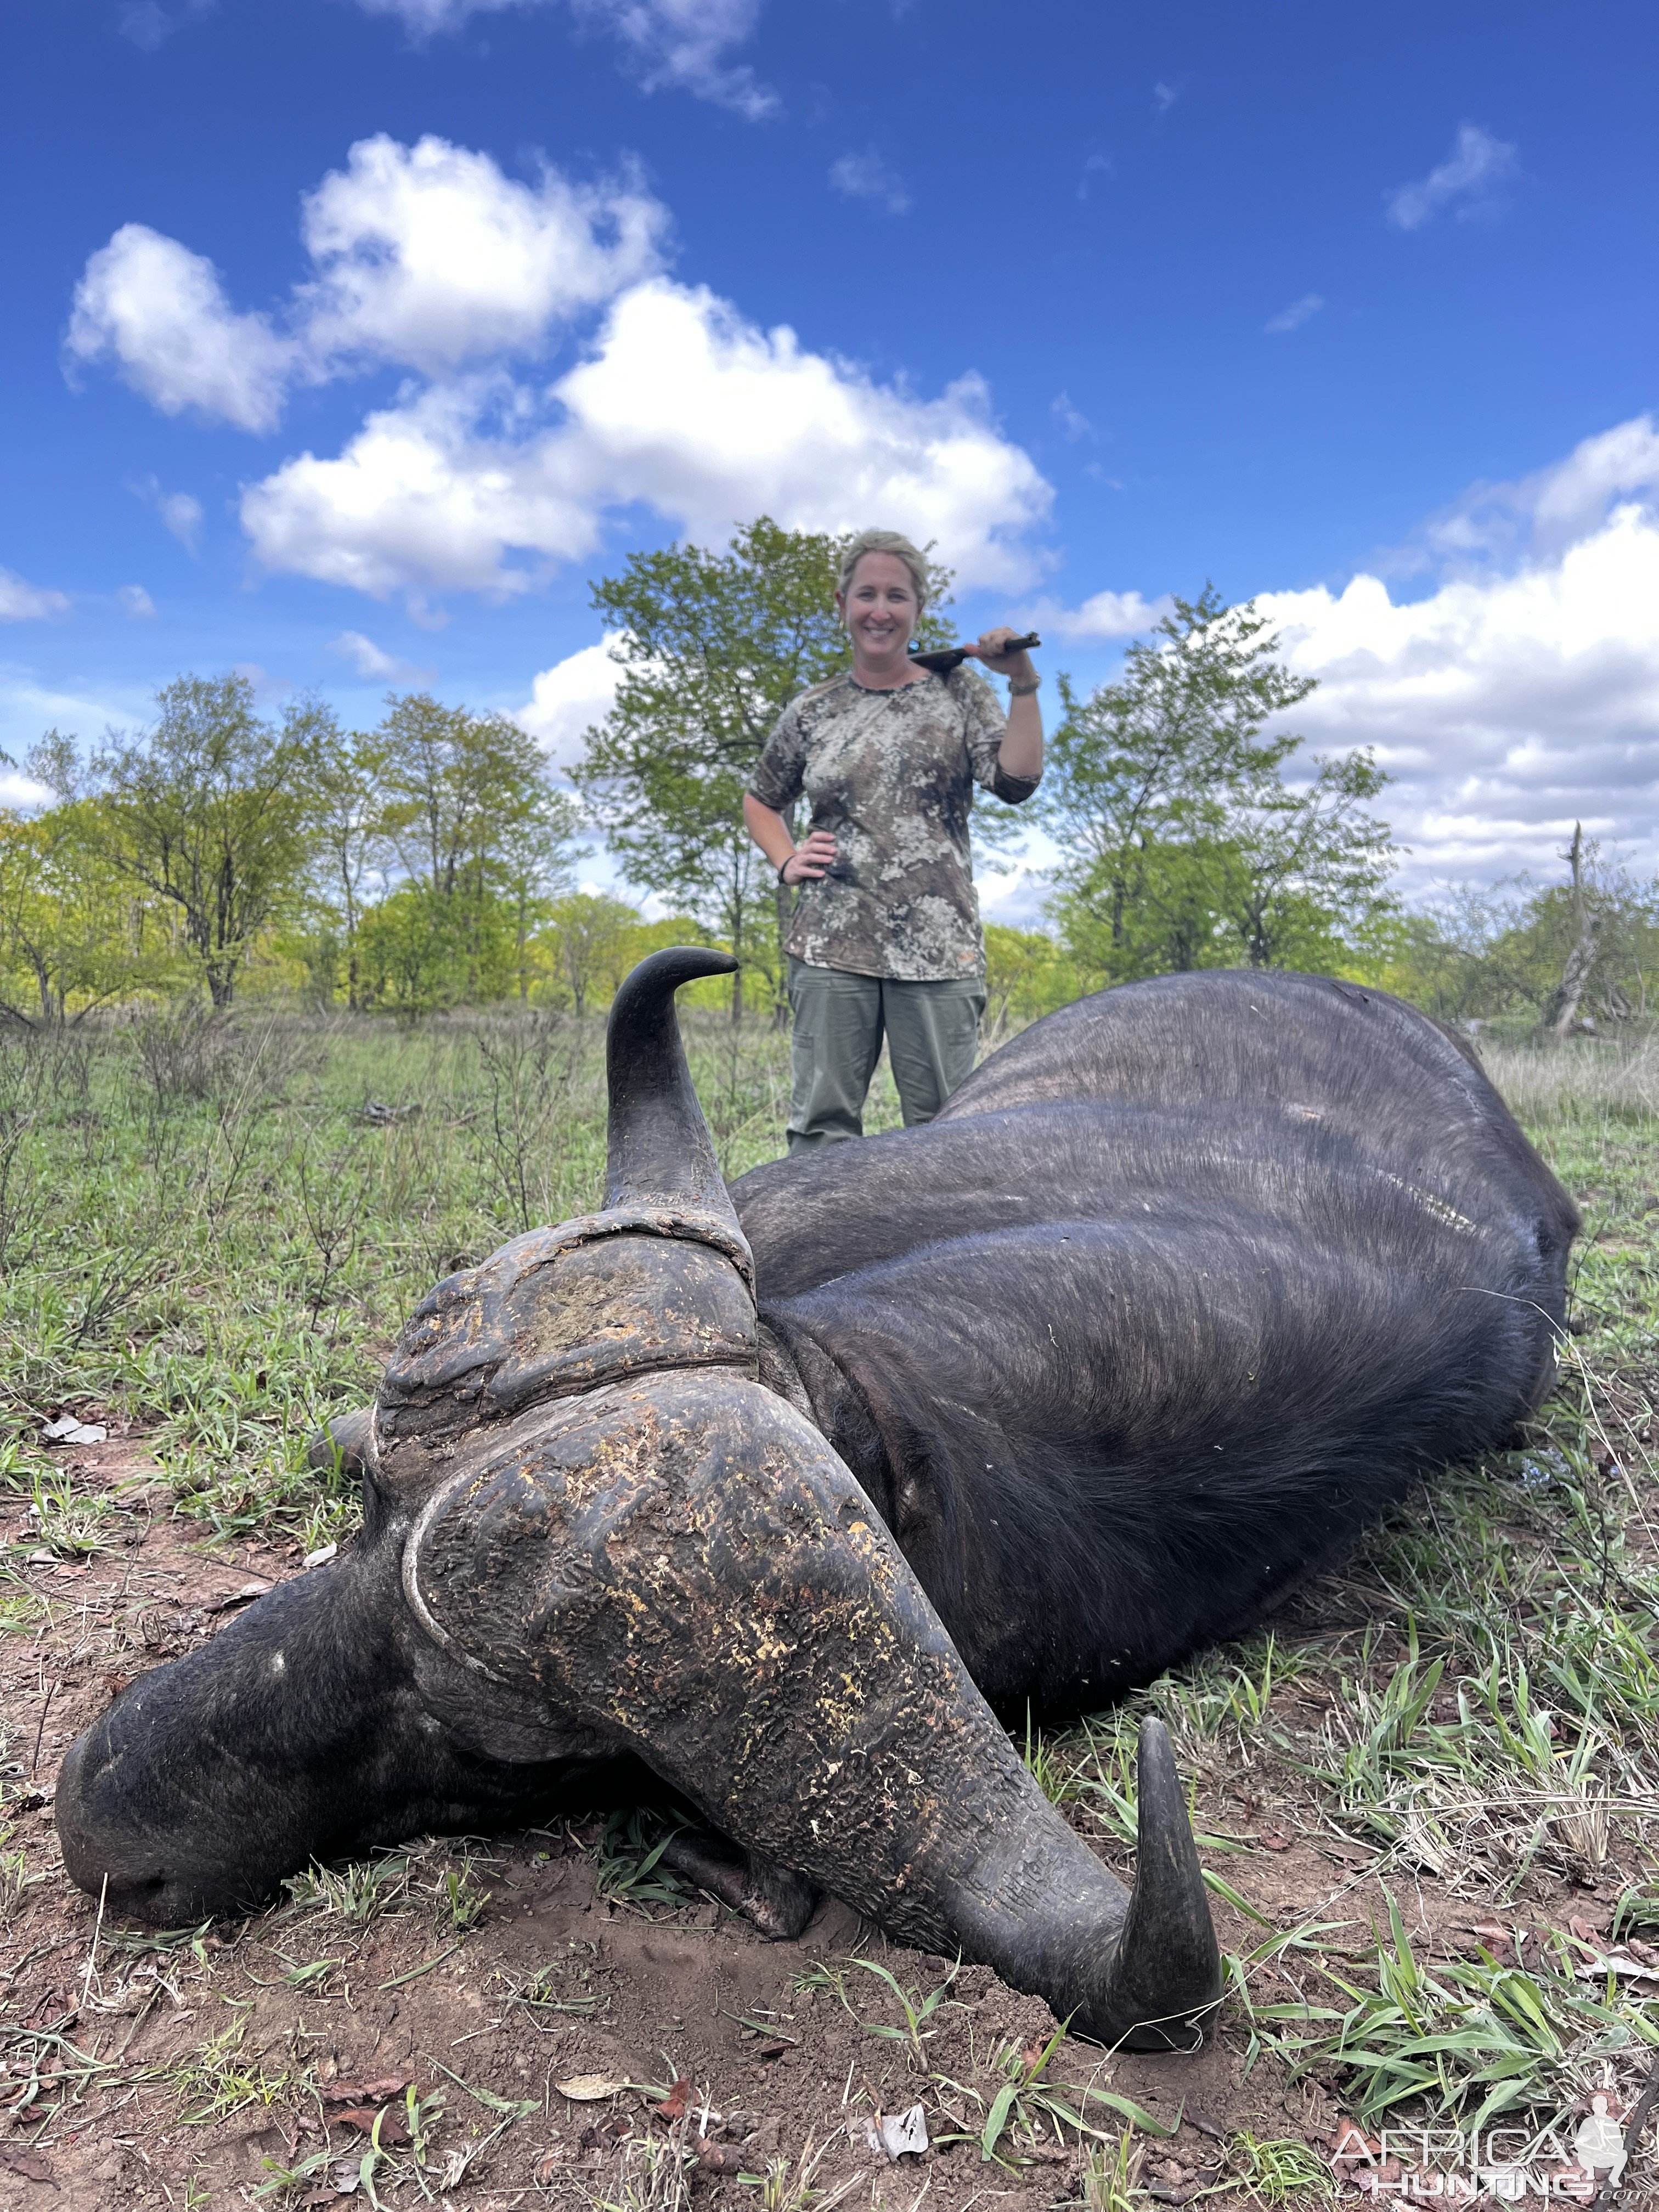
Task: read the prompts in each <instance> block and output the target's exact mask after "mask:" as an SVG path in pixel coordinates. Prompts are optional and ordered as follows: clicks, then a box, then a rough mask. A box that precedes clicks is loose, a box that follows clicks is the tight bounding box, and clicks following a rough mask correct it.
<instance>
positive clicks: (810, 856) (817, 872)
mask: <svg viewBox="0 0 1659 2212" xmlns="http://www.w3.org/2000/svg"><path fill="white" fill-rule="evenodd" d="M835 857H836V840H835V837H834V836H833V835H832V833H831V832H830V831H829V830H828V829H811V830H809V831H808V832H807V834H806V836H805V837H804V838H803V839H802V840H801V842H800V843H799V845H797V846H796V848H795V849H794V851H793V853H792V854H790V855H789V858H788V859H787V860H786V861H785V862H784V864H783V866H781V868H780V869H779V871H778V880H779V882H780V883H785V884H816V883H820V882H822V880H823V876H824V873H825V872H826V871H827V870H828V868H829V866H830V864H831V863H832V861H833V860H835Z"/></svg>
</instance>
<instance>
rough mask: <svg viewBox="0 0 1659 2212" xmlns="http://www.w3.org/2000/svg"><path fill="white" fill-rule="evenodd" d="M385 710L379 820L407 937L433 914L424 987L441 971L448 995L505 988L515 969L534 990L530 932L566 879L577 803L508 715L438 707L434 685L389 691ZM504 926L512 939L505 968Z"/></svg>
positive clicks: (480, 994)
mask: <svg viewBox="0 0 1659 2212" xmlns="http://www.w3.org/2000/svg"><path fill="white" fill-rule="evenodd" d="M386 708H387V711H386V719H385V720H384V721H383V722H382V723H381V725H380V729H379V730H378V731H377V732H376V733H375V744H376V747H377V754H376V760H377V773H378V776H379V780H380V793H381V806H380V816H379V824H380V829H381V831H382V833H383V834H384V836H385V837H386V841H387V842H388V844H389V845H390V847H391V848H392V852H393V853H394V854H395V855H396V857H397V860H398V864H399V866H400V868H401V870H402V872H403V875H404V878H405V884H404V887H403V890H400V892H399V893H398V894H397V896H398V899H399V905H398V923H397V929H396V931H395V933H394V934H395V935H396V937H397V939H398V942H399V944H407V943H408V942H409V933H410V929H411V928H413V927H415V926H416V925H415V922H414V919H413V917H414V916H415V915H416V914H417V913H419V912H424V913H425V915H426V916H427V928H428V932H429V934H430V937H431V939H432V944H431V947H430V956H431V957H423V958H422V962H421V963H420V964H421V973H422V981H421V983H420V986H419V988H420V992H421V993H422V994H431V993H433V992H435V991H440V986H439V984H438V983H437V981H436V980H435V979H436V977H437V975H438V974H439V971H440V969H442V970H443V972H444V973H445V975H446V976H447V981H446V983H445V984H444V985H443V986H442V987H441V994H447V997H448V998H449V999H450V1000H452V1001H453V1000H478V999H480V998H489V997H494V996H496V995H498V994H500V992H501V990H502V988H504V987H505V984H506V981H507V973H508V972H510V973H512V974H513V978H514V980H515V981H517V983H518V985H519V987H520V989H521V991H522V992H523V993H524V994H525V995H526V996H527V995H528V971H527V968H526V951H527V946H528V944H529V939H530V934H531V930H532V927H533V924H534V922H535V921H536V919H537V918H538V914H539V912H540V910H541V905H542V903H543V902H544V901H545V900H546V899H548V898H549V897H550V896H552V894H553V893H554V892H555V891H556V890H557V889H558V888H559V887H560V886H561V884H562V883H563V882H564V881H565V880H566V879H567V878H568V863H569V859H570V855H571V853H572V851H573V849H574V837H575V831H576V828H577V816H576V811H575V809H574V805H573V804H572V802H571V801H570V799H568V797H567V796H566V795H565V794H564V793H561V792H559V791H557V790H556V788H555V787H554V786H553V784H552V781H551V779H550V771H549V769H548V765H547V762H546V759H545V757H544V755H543V753H542V751H541V749H540V748H539V746H538V744H536V742H535V740H534V738H532V737H530V736H529V735H528V733H527V732H525V731H524V730H522V729H520V726H519V725H518V724H517V723H516V722H513V721H511V720H508V718H507V716H506V715H505V714H471V713H470V712H469V711H468V710H467V709H466V708H464V707H445V706H441V705H440V703H439V702H438V701H437V700H435V698H434V697H433V696H431V694H430V693H429V692H410V693H407V694H405V695H404V696H402V697H398V696H391V697H389V698H388V700H387V702H386ZM405 894H407V895H405ZM388 927H389V925H388ZM503 927H506V928H507V929H508V930H509V931H510V932H511V942H512V945H513V952H512V956H511V957H510V959H509V960H508V961H507V963H506V969H505V971H504V970H503V963H502V960H501V951H502V944H503V937H502V932H503ZM381 935H382V938H383V939H384V937H385V935H386V932H385V930H382V932H381ZM400 958H401V961H402V965H401V969H400V972H404V973H405V974H407V973H408V972H409V968H408V959H407V957H403V956H400ZM383 964H384V963H383ZM386 972H390V971H389V970H388V971H386ZM411 987H412V986H411ZM434 1002H436V1001H434Z"/></svg>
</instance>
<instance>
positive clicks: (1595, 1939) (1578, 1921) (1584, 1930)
mask: <svg viewBox="0 0 1659 2212" xmlns="http://www.w3.org/2000/svg"><path fill="white" fill-rule="evenodd" d="M1476 1932H1477V1934H1478V1933H1479V1930H1478V1929H1477V1931H1476ZM1567 1932H1568V1934H1569V1935H1570V1936H1577V1938H1578V1940H1579V1942H1581V1943H1599V1942H1601V1929H1599V1928H1592V1927H1591V1925H1590V1923H1589V1921H1588V1920H1585V1919H1583V1918H1582V1917H1580V1915H1579V1914H1577V1912H1574V1913H1571V1914H1569V1916H1568V1918H1567Z"/></svg>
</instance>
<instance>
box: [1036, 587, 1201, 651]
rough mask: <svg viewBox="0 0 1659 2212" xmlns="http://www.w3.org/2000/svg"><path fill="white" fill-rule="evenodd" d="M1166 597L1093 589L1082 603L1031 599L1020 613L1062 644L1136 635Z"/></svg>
mask: <svg viewBox="0 0 1659 2212" xmlns="http://www.w3.org/2000/svg"><path fill="white" fill-rule="evenodd" d="M1169 604H1170V603H1169V601H1168V600H1167V599H1154V600H1152V602H1151V603H1150V604H1149V603H1148V602H1147V601H1146V599H1142V597H1141V596H1140V593H1139V592H1095V593H1094V594H1093V595H1092V597H1091V598H1089V599H1085V600H1084V602H1083V604H1082V605H1081V606H1076V607H1066V606H1061V605H1060V604H1059V602H1058V601H1057V600H1054V599H1036V600H1033V601H1030V603H1029V604H1028V605H1026V606H1025V608H1024V611H1023V612H1022V614H1021V616H1020V620H1021V621H1022V622H1024V623H1029V624H1030V627H1031V628H1032V629H1036V630H1040V631H1041V632H1042V635H1043V636H1044V637H1045V638H1054V639H1056V640H1058V641H1060V643H1062V644H1066V645H1070V644H1078V643H1086V642H1088V641H1090V640H1091V639H1095V638H1112V637H1135V636H1138V635H1139V633H1140V632H1141V631H1142V630H1146V629H1151V628H1152V624H1153V623H1155V622H1157V621H1158V620H1159V619H1160V618H1161V617H1162V616H1163V614H1164V611H1165V609H1166V608H1167V607H1168V605H1169Z"/></svg>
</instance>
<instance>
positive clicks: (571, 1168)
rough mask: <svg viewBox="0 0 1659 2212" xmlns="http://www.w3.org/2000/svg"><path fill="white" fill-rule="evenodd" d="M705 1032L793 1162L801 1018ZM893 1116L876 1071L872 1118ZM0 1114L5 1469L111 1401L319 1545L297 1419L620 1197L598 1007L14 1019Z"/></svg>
mask: <svg viewBox="0 0 1659 2212" xmlns="http://www.w3.org/2000/svg"><path fill="white" fill-rule="evenodd" d="M687 1030H688V1034H689V1040H690V1056H691V1060H692V1063H693V1068H694V1072H695V1073H696V1079H697V1083H698V1087H699V1091H700V1093H701V1095H702V1100H703V1103H704V1107H705V1109H706V1111H707V1112H708V1118H709V1121H710V1124H711V1127H712V1128H713V1130H714V1138H715V1142H716V1145H717V1146H718V1148H719V1151H720V1158H721V1161H722V1164H724V1165H725V1166H726V1169H727V1170H728V1172H730V1173H732V1174H737V1173H740V1172H741V1171H742V1170H744V1169H746V1168H749V1167H751V1166H753V1165H755V1164H757V1162H759V1161H761V1160H763V1159H766V1158H772V1157H775V1155H776V1153H777V1152H780V1151H781V1148H782V1144H781V1139H782V1127H783V1121H784V1117H785V1111H786V1100H787V1074H788V1040H787V1036H781V1035H780V1034H779V1033H778V1032H776V1031H775V1030H771V1029H769V1028H768V1027H765V1026H764V1025H763V1024H748V1025H746V1026H744V1028H742V1029H740V1030H738V1032H737V1033H736V1034H735V1036H734V1035H733V1033H732V1029H731V1024H730V1023H729V1022H728V1021H726V1019H725V1018H723V1017H721V1016H720V1015H718V1014H714V1013H696V1012H693V1013H692V1014H691V1015H690V1018H689V1021H688V1023H687ZM896 1118H897V1115H896V1103H895V1101H894V1099H893V1097H892V1092H891V1085H890V1081H889V1079H888V1078H887V1075H886V1072H885V1069H883V1071H882V1073H881V1075H880V1077H879V1079H878V1086H877V1091H876V1093H875V1095H874V1097H873V1098H872V1114H871V1126H872V1127H882V1126H886V1125H887V1124H888V1123H890V1122H891V1121H896ZM0 1134H3V1136H4V1138H5V1143H4V1145H3V1146H0V1154H3V1160H0V1164H3V1168H4V1173H3V1176H0V1372H3V1374H4V1375H5V1376H6V1389H5V1390H4V1392H3V1393H0V1486H6V1487H11V1488H15V1487H18V1486H21V1487H22V1488H23V1489H24V1490H26V1491H27V1490H28V1489H29V1488H30V1486H31V1483H32V1481H33V1480H34V1479H35V1477H36V1476H37V1475H39V1476H40V1479H41V1480H46V1474H45V1471H44V1469H42V1468H41V1467H40V1462H38V1461H37V1460H36V1459H35V1457H34V1455H33V1451H32V1449H30V1447H31V1445H32V1443H33V1438H34V1437H35V1435H36V1433H37V1422H36V1419H35V1417H36V1416H37V1415H40V1414H44V1413H47V1412H50V1411H52V1410H55V1409H57V1408H58V1407H63V1406H64V1405H69V1406H70V1407H74V1408H75V1409H76V1410H77V1411H78V1410H81V1409H83V1408H94V1407H95V1408H99V1409H105V1410H108V1411H110V1412H112V1413H117V1414H118V1415H119V1416H122V1417H125V1419H128V1420H129V1421H131V1423H132V1424H134V1425H137V1426H141V1427H142V1428H143V1429H144V1430H145V1431H146V1432H147V1434H148V1438H149V1444H150V1448H151V1449H153V1450H154V1451H155V1454H156V1455H157V1456H158V1458H159V1459H160V1461H161V1466H162V1468H163V1469H164V1471H165V1473H166V1475H167V1480H168V1482H169V1484H170V1485H171V1486H172V1488H173V1492H174V1494H175V1495H176V1496H177V1498H179V1502H180V1503H181V1504H183V1505H184V1506H185V1507H186V1508H187V1510H189V1511H190V1512H191V1514H192V1515H193V1516H196V1517H197V1519H199V1520H201V1521H202V1522H204V1523H205V1524H206V1526H207V1528H209V1529H210V1531H212V1532H214V1533H216V1534H222V1535H225V1536H240V1535H246V1534H254V1533H260V1534H268V1533H269V1532H270V1529H271V1528H272V1526H273V1525H276V1526H280V1527H283V1528H286V1529H288V1530H289V1531H290V1532H291V1533H292V1534H294V1535H295V1536H296V1537H299V1538H301V1539H303V1540H304V1541H306V1543H307V1548H312V1547H315V1546H317V1545H319V1544H321V1543H324V1542H326V1541H330V1540H331V1538H333V1537H336V1536H337V1535H338V1534H341V1533H342V1532H343V1530H344V1529H345V1528H347V1527H349V1524H350V1522H351V1520H352V1518H353V1516H354V1515H355V1512H356V1498H355V1494H354V1492H353V1489H352V1486H350V1485H349V1483H347V1482H345V1481H343V1480H327V1479H324V1480H319V1478H318V1477H317V1476H316V1475H314V1474H311V1473H309V1472H307V1469H306V1468H305V1466H304V1444H305V1439H306V1437H307V1435H308V1434H309V1432H310V1431H312V1430H313V1428H314V1427H315V1426H316V1425H318V1424H319V1422H321V1421H322V1420H324V1419H326V1418H327V1417H328V1416H329V1415H330V1414H331V1413H334V1412H337V1411H338V1410H340V1409H341V1408H343V1407H349V1406H352V1405H356V1404H359V1403H361V1402H362V1399H363V1398H364V1397H365V1396H366V1395H368V1393H369V1392H370V1391H372V1389H374V1383H375V1381H376V1379H377V1377H378V1374H379V1370H380V1364H381V1363H382V1362H383V1360H384V1358H385V1357H386V1352H387V1351H388V1350H389V1349H390V1347H391V1346H392V1343H393V1342H394V1341H395V1340H396V1338H397V1336H398V1332H399V1330H400V1329H401V1328H402V1326H403V1323H404V1320H405V1319H406V1318H407V1316H408V1314H409V1312H410V1309H411V1308H412V1307H413V1306H414V1304H416V1301H417V1300H418V1299H419V1298H421V1297H423V1296H424V1294H425V1293H426V1291H428V1290H429V1289H430V1288H431V1286H432V1285H433V1284H434V1283H435V1282H436V1281H437V1280H438V1279H440V1278H441V1277H442V1276H443V1275H446V1274H447V1273H452V1272H453V1270H454V1269H455V1268H456V1267H460V1266H464V1265H466V1264H469V1263H471V1262H473V1261H478V1260H482V1259H483V1258H484V1257H485V1256H486V1255H488V1254H489V1253H490V1252H491V1251H493V1250H494V1249H495V1248H496V1247H497V1246H498V1245H499V1244H501V1243H504V1242H505V1241H506V1239H507V1238H508V1237H512V1236H515V1235H517V1234H518V1233H520V1231H522V1230H524V1229H526V1228H527V1227H531V1226H533V1225H536V1224H538V1223H539V1222H545V1221H558V1220H561V1219H563V1218H566V1217H568V1216H569V1215H571V1214H574V1213H580V1212H585V1211H586V1210H587V1209H588V1208H590V1207H591V1206H594V1205H595V1204H596V1203H597V1202H598V1201H599V1195H600V1191H601V1188H602V1182H603V1176H604V1163H605V1113H604V1030H603V1024H602V1023H601V1022H599V1020H596V1019H589V1020H587V1021H586V1022H578V1021H576V1020H575V1019H574V1018H573V1017H571V1016H568V1015H551V1016H526V1017H524V1018H518V1017H513V1016H507V1015H478V1016H472V1017H456V1018H453V1019H446V1020H437V1021H433V1022H430V1023H428V1024H426V1025H425V1026H423V1027H422V1028H419V1029H416V1030H404V1029H399V1028H398V1027H396V1026H394V1025H392V1024H389V1023H380V1022H371V1021H368V1020H353V1019H349V1018H336V1019H332V1020H327V1021H325V1020H320V1019H319V1020H308V1019H306V1018H298V1017H281V1018H276V1017H270V1016H261V1015H249V1016H247V1017H246V1018H244V1017H240V1016H239V1017H237V1018H235V1019H234V1020H233V1021H231V1022H229V1023H228V1024H223V1025H215V1026H212V1027H210V1028H207V1029H205V1030H204V1029H203V1028H201V1027H200V1025H199V1024H198V1025H195V1026H192V1025H191V1024H187V1023H184V1022H182V1021H180V1020H179V1019H178V1018H176V1017H170V1016H163V1015H157V1014H149V1015H146V1016H143V1017H141V1018H139V1019H138V1020H137V1021H136V1022H129V1023H126V1024H114V1025H112V1026H108V1027H105V1028H102V1029H88V1030H79V1031H72V1032H70V1034H69V1035H68V1036H62V1037H58V1038H52V1037H46V1038H36V1037H22V1036H17V1035H15V1034H9V1035H7V1036H3V1037H0ZM20 1447H21V1458H20ZM40 1504H41V1509H42V1510H41V1519H42V1524H43V1541H46V1543H48V1544H49V1545H51V1546H52V1547H53V1548H64V1549H65V1550H66V1551H68V1552H69V1553H76V1554H81V1553H84V1552H85V1551H86V1550H87V1549H88V1548H89V1547H91V1546H92V1545H93V1544H94V1543H95V1542H97V1541H101V1535H102V1531H101V1528H100V1522H101V1517H102V1516H100V1513H99V1511H98V1509H97V1508H96V1507H90V1508H88V1509H87V1510H86V1511H85V1513H83V1514H82V1516H80V1517H79V1518H77V1517H76V1516H75V1515H74V1514H73V1513H72V1512H70V1510H68V1509H67V1508H66V1507H65V1506H64V1504H62V1502H61V1501H59V1500H58V1498H56V1496H55V1495H54V1494H53V1493H52V1491H51V1490H50V1488H49V1487H48V1490H47V1492H46V1494H45V1495H44V1496H43V1498H42V1499H41V1501H40ZM48 1523H50V1528H49V1531H48V1529H47V1526H46V1524H48Z"/></svg>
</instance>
